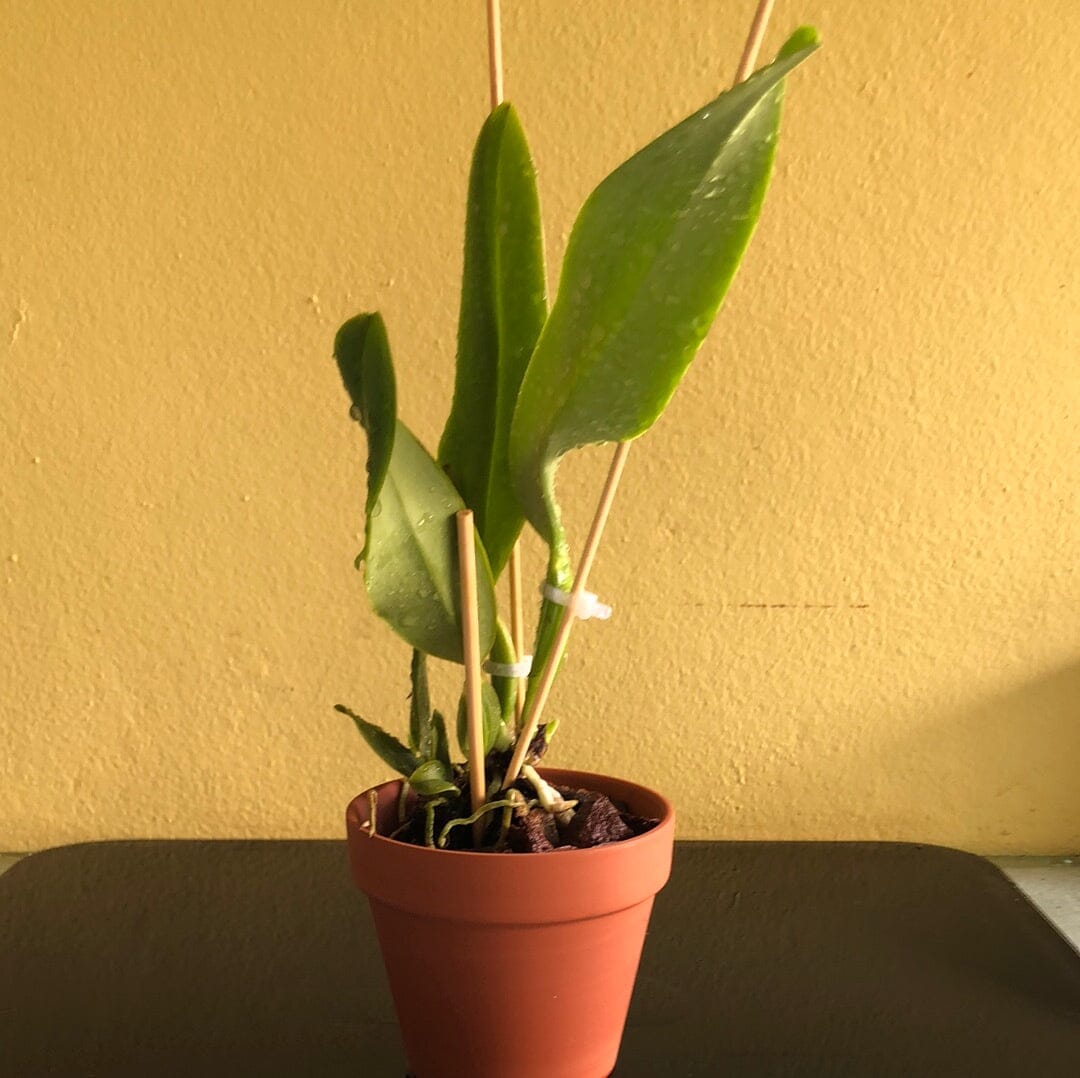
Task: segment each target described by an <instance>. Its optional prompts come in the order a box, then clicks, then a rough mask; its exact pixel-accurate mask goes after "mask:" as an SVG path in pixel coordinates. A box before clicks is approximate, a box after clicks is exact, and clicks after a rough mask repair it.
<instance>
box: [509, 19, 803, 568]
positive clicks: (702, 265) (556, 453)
mask: <svg viewBox="0 0 1080 1078" xmlns="http://www.w3.org/2000/svg"><path fill="white" fill-rule="evenodd" d="M816 47H817V35H816V33H815V32H814V31H812V30H809V29H804V30H801V31H798V32H797V33H796V35H795V36H794V37H793V38H792V39H791V40H790V41H789V42H788V44H787V45H785V47H784V49H783V50H782V52H781V54H780V57H779V58H778V59H777V60H776V61H775V62H774V63H772V64H770V65H769V66H768V67H766V68H764V69H762V70H761V71H759V72H757V73H756V74H755V75H753V76H751V78H749V79H748V80H747V81H746V82H743V83H741V84H740V85H738V86H736V87H734V88H733V89H731V90H729V91H727V92H726V93H724V94H721V95H720V96H719V97H718V98H717V99H716V100H715V101H712V102H710V103H709V104H708V105H706V106H705V107H704V108H702V109H700V110H699V111H698V112H696V113H694V114H693V115H692V116H690V117H689V118H687V119H686V120H684V121H683V122H682V123H680V124H678V125H677V126H676V127H674V128H672V129H671V130H670V131H668V132H666V133H665V134H663V135H661V136H660V137H659V138H658V139H656V140H655V141H654V142H652V143H651V144H650V145H648V146H646V147H645V148H644V149H643V150H641V151H640V152H638V153H637V154H635V155H634V156H633V157H631V158H630V159H629V160H628V161H627V162H625V163H624V164H623V165H621V166H620V167H619V168H618V169H616V170H615V172H613V173H612V174H611V175H610V176H608V177H607V179H605V180H604V181H603V182H602V183H601V184H600V185H599V187H597V188H596V190H595V191H594V192H593V193H592V195H590V196H589V198H588V200H587V201H586V203H585V205H584V206H583V207H582V210H581V212H580V214H579V215H578V218H577V221H576V222H575V224H574V228H573V231H572V232H571V235H570V239H569V242H568V244H567V249H566V257H565V260H564V262H563V269H562V276H561V279H560V282H559V290H558V295H557V296H556V299H555V303H554V306H553V307H552V310H551V315H550V317H549V318H548V320H547V323H546V324H545V326H544V330H543V333H542V334H541V336H540V340H539V341H538V342H537V345H536V349H535V351H534V352H533V357H532V360H531V362H530V364H529V368H528V371H527V372H526V375H525V378H524V380H523V382H522V385H521V391H520V394H519V398H518V404H517V410H516V412H515V415H514V421H513V427H512V430H511V434H510V467H511V471H512V474H513V480H514V484H515V488H516V491H517V494H518V497H519V499H520V501H521V504H522V507H523V508H524V510H525V514H526V516H527V518H528V519H529V521H530V523H532V524H533V526H534V527H536V528H537V530H538V531H539V532H540V533H541V535H543V536H544V538H545V539H546V540H547V541H548V543H549V544H550V545H551V547H552V564H553V573H554V574H555V575H565V571H566V557H565V554H566V552H565V538H564V534H563V529H562V525H561V523H560V520H559V510H558V507H557V505H556V502H555V494H554V479H555V469H556V465H557V463H558V460H559V458H560V456H562V454H563V453H565V452H566V451H567V450H569V449H573V448H575V447H577V446H582V445H588V444H593V443H598V442H610V441H625V440H628V439H631V438H636V437H637V436H638V435H640V434H643V433H644V432H645V431H646V430H648V428H649V427H650V426H651V425H652V424H653V422H655V420H656V419H657V417H658V416H659V415H660V413H661V412H662V411H663V409H664V407H665V405H666V404H667V402H668V400H669V399H670V397H671V394H672V393H673V392H674V390H675V387H676V386H677V385H678V383H679V381H680V379H681V378H682V376H683V374H684V373H685V371H686V368H687V366H688V365H689V363H690V361H691V360H692V359H693V356H694V354H695V353H696V351H697V349H698V347H699V346H700V344H701V341H702V340H703V338H704V337H705V334H706V333H707V331H708V329H709V327H710V325H711V323H712V320H713V317H714V315H715V313H716V310H717V308H718V307H719V305H720V302H721V301H722V299H723V297H724V294H725V293H726V291H727V288H728V285H729V284H730V283H731V280H732V277H733V276H734V273H735V270H736V268H737V266H738V264H739V260H740V259H741V257H742V254H743V251H744V249H745V247H746V245H747V243H748V241H749V239H750V235H751V233H752V231H753V228H754V225H755V223H756V222H757V218H758V215H759V213H760V209H761V203H762V199H763V198H764V195H765V189H766V186H767V184H768V180H769V174H770V171H771V168H772V161H773V153H774V147H775V141H776V135H777V131H778V127H779V119H780V103H781V94H782V91H783V82H782V80H783V78H784V76H785V75H787V74H788V72H790V71H791V70H792V69H793V68H794V67H796V66H797V65H798V64H800V63H802V61H803V60H805V59H806V58H807V57H808V56H809V55H810V54H811V53H812V52H813V51H814V49H815V48H816Z"/></svg>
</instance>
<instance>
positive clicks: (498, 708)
mask: <svg viewBox="0 0 1080 1078" xmlns="http://www.w3.org/2000/svg"><path fill="white" fill-rule="evenodd" d="M480 704H481V707H480V712H481V718H482V721H483V727H484V755H485V756H486V755H487V754H488V753H489V752H491V749H492V747H493V746H494V745H495V744H497V743H498V742H500V741H507V742H508V741H509V731H508V730H507V729H506V727H505V726H504V725H503V720H502V705H501V704H500V703H499V697H498V694H497V693H496V692H495V690H494V688H492V686H491V685H490V683H489V682H486V681H485V682H483V685H482V688H481V691H480ZM457 739H458V748H459V749H461V753H462V755H463V756H464V757H465V759H466V760H467V759H468V758H469V709H468V704H467V703H466V700H465V695H464V694H462V697H461V702H460V703H459V704H458V714H457Z"/></svg>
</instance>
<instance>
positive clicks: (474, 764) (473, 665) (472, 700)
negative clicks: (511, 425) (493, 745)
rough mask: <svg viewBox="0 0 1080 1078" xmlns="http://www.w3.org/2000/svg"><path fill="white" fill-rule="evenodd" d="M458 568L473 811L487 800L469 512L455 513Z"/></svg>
mask: <svg viewBox="0 0 1080 1078" xmlns="http://www.w3.org/2000/svg"><path fill="white" fill-rule="evenodd" d="M457 540H458V566H459V575H460V577H461V644H462V652H463V655H464V659H465V708H466V715H467V716H468V724H469V793H470V795H471V798H472V810H473V812H476V811H477V810H478V809H479V808H480V807H481V806H482V805H483V803H484V801H485V800H486V794H487V776H486V775H485V774H484V717H483V711H482V708H483V705H482V703H481V698H480V692H481V688H482V683H481V673H480V618H479V615H478V611H477V596H476V530H475V527H474V525H473V515H472V510H471V509H462V510H460V511H459V512H458V514H457ZM482 834H483V821H481V820H478V821H477V822H476V824H474V825H473V839H474V843H475V844H476V845H479V843H480V838H479V836H480V835H482Z"/></svg>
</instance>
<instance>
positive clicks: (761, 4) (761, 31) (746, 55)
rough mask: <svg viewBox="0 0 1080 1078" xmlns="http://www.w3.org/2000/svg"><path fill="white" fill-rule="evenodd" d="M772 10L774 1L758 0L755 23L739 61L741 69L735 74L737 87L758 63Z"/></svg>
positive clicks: (751, 27) (751, 26)
mask: <svg viewBox="0 0 1080 1078" xmlns="http://www.w3.org/2000/svg"><path fill="white" fill-rule="evenodd" d="M772 8H773V0H758V6H757V10H756V11H755V12H754V21H753V22H752V23H751V24H750V33H749V34H748V35H747V37H746V44H745V45H744V46H743V54H742V59H741V60H740V61H739V67H738V69H737V70H736V72H735V83H734V85H736V86H737V85H738V84H739V83H740V82H745V81H746V79H748V78H749V77H750V73H751V72H752V71H753V70H754V64H756V63H757V57H758V52H759V51H760V49H761V42H762V41H763V40H764V37H765V27H766V26H767V25H768V22H769V16H770V15H771V14H772Z"/></svg>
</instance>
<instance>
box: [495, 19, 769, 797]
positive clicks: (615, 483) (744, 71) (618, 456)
mask: <svg viewBox="0 0 1080 1078" xmlns="http://www.w3.org/2000/svg"><path fill="white" fill-rule="evenodd" d="M772 7H773V0H758V5H757V8H756V9H755V11H754V18H753V21H752V22H751V23H750V32H749V33H748V34H747V37H746V44H745V45H744V46H743V52H742V59H741V60H740V61H739V67H738V70H737V72H736V73H735V84H736V85H737V84H738V83H740V82H743V81H744V80H745V79H746V78H748V77H749V75H750V72H751V71H753V69H754V64H755V63H757V57H758V52H759V50H760V49H761V42H762V40H763V39H764V37H765V27H766V25H767V24H768V21H769V15H770V13H771V12H772ZM630 445H631V443H630V442H620V443H619V444H618V446H617V447H616V448H615V455H614V457H613V458H612V460H611V467H610V468H609V469H608V475H607V480H606V482H605V483H604V489H603V490H602V491H601V492H600V501H599V503H598V504H597V506H596V512H595V514H594V515H593V522H592V526H591V527H590V528H589V536H588V539H586V541H585V550H584V552H583V554H582V556H581V564H580V565H579V566H578V571H577V576H575V577H574V586H573V589H572V591H571V592H570V599H569V605H568V607H567V611H566V613H565V614H564V615H563V619H562V621H561V622H560V623H559V631H558V633H556V635H555V641H554V643H553V644H552V646H551V652H550V654H549V655H548V659H547V663H546V665H545V666H544V669H543V672H542V673H541V675H540V681H539V682H538V683H537V686H536V694H535V695H534V696H533V699H532V705H531V706H530V708H529V712H528V715H527V716H526V717H525V721H524V723H523V728H522V730H521V732H520V733H519V734H518V739H517V744H516V745H515V746H514V755H513V756H512V757H511V759H510V766H509V767H508V768H507V770H506V778H505V779H504V780H503V789H504V790H505V789H507V788H508V787H510V786H511V785H513V783H515V782H516V781H517V777H518V775H519V773H520V772H521V767H522V765H523V764H524V762H525V755H526V753H527V752H528V751H529V745H530V744H531V743H532V739H533V738H534V737H535V736H536V730H537V728H538V727H539V725H540V716H541V715H542V714H543V711H544V707H545V705H546V704H547V699H548V696H549V694H550V693H551V686H552V685H553V684H554V682H555V674H556V673H557V672H558V669H559V663H560V661H561V660H562V657H563V654H564V652H565V651H566V645H567V642H568V641H569V639H570V633H571V632H572V631H573V628H574V622H575V621H576V620H577V619H576V618H575V617H574V615H573V610H574V608H575V606H576V604H577V603H578V602H579V601H580V598H581V595H582V594H583V593H584V591H585V585H586V584H587V583H588V579H589V572H590V571H591V569H592V563H593V560H594V559H595V558H596V550H597V547H598V546H599V545H600V537H601V536H602V535H603V533H604V525H605V524H606V523H607V517H608V513H609V512H610V511H611V503H612V502H613V501H614V500H615V492H616V491H617V490H618V487H619V480H620V479H621V478H622V472H623V466H624V465H625V464H626V458H627V456H628V455H629V453H630Z"/></svg>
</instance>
